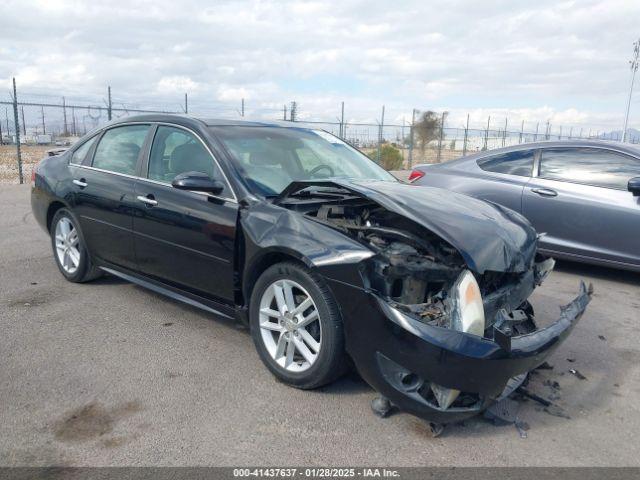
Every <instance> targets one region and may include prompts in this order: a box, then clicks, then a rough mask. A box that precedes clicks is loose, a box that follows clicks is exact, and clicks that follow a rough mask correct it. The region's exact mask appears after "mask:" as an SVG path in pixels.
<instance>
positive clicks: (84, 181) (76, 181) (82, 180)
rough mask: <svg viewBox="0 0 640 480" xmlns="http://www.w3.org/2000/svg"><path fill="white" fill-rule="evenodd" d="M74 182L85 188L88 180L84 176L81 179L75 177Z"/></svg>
mask: <svg viewBox="0 0 640 480" xmlns="http://www.w3.org/2000/svg"><path fill="white" fill-rule="evenodd" d="M73 183H75V184H76V185H78V186H79V187H80V188H84V187H86V186H87V182H86V180H85V179H84V178H81V179H80V180H76V179H75V178H74V179H73Z"/></svg>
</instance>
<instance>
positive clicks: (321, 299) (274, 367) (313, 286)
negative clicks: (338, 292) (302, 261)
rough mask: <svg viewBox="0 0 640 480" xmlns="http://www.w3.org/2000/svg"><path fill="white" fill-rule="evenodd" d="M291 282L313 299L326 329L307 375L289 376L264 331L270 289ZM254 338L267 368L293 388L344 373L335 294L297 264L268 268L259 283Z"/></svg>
mask: <svg viewBox="0 0 640 480" xmlns="http://www.w3.org/2000/svg"><path fill="white" fill-rule="evenodd" d="M283 279H288V280H292V281H294V282H296V283H298V284H300V285H301V286H302V287H304V289H305V290H306V291H307V292H308V293H309V294H310V295H311V297H312V298H313V301H314V302H315V304H316V308H317V309H318V315H319V318H320V326H321V329H322V344H321V347H320V353H319V354H318V358H317V359H316V361H315V362H314V363H313V365H312V366H311V367H310V368H308V369H307V370H305V371H304V372H289V371H287V370H285V369H284V368H282V367H281V366H280V365H278V364H277V363H276V361H275V360H274V359H273V358H271V355H270V354H269V352H268V351H267V348H266V346H265V345H264V341H263V340H262V333H261V331H260V330H261V329H260V318H259V316H260V315H259V310H260V299H261V298H262V295H263V294H264V292H265V290H266V289H267V287H269V286H270V285H271V284H272V283H273V282H275V281H277V280H283ZM249 317H250V318H249V321H250V327H251V336H252V337H253V341H254V343H255V346H256V349H257V351H258V355H259V356H260V359H261V360H262V362H263V363H264V364H265V365H266V366H267V368H268V369H269V370H270V371H271V372H272V373H273V374H274V375H275V376H276V377H277V378H278V379H279V380H281V381H283V382H284V383H287V384H289V385H292V386H295V387H298V388H303V389H310V388H316V387H319V386H321V385H324V384H326V383H329V382H330V381H331V380H333V379H334V378H335V377H336V376H338V375H339V374H340V373H342V364H343V356H344V339H343V331H342V322H341V319H340V314H339V310H338V308H337V305H336V303H335V301H334V300H333V298H332V296H331V292H330V291H329V289H328V288H327V286H326V285H325V284H324V282H322V279H321V278H320V277H319V276H317V275H314V274H312V273H311V272H310V271H309V270H307V269H306V268H305V267H302V266H299V265H297V264H295V263H289V262H286V263H279V264H276V265H273V266H272V267H270V268H268V269H267V270H266V271H265V272H264V273H263V274H262V275H261V276H260V278H259V279H258V281H257V282H256V284H255V286H254V288H253V291H252V294H251V301H250V306H249Z"/></svg>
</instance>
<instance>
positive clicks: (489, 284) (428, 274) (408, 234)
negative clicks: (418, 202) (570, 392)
mask: <svg viewBox="0 0 640 480" xmlns="http://www.w3.org/2000/svg"><path fill="white" fill-rule="evenodd" d="M280 205H281V206H286V207H287V208H291V209H294V210H296V211H298V212H300V213H303V214H304V215H306V216H308V217H310V218H312V219H314V220H315V221H318V222H320V223H323V224H326V225H328V226H331V227H332V228H336V229H339V230H341V231H343V232H344V233H346V234H348V235H349V236H351V237H352V238H355V239H357V240H358V241H359V242H361V243H363V244H365V245H366V246H367V247H368V248H369V249H371V250H372V251H374V252H375V253H376V255H375V256H374V257H373V258H372V259H371V261H370V262H368V263H367V267H366V268H367V270H368V271H366V272H363V274H364V277H365V279H367V280H368V282H369V287H370V288H371V289H372V290H374V291H375V292H377V293H378V294H379V295H380V296H381V297H382V298H384V299H385V300H386V301H388V302H389V303H390V305H391V306H393V307H395V308H397V309H399V310H401V311H403V312H404V313H407V314H409V315H411V316H412V317H413V318H415V319H417V320H420V321H422V322H425V323H428V324H430V325H435V326H440V327H445V328H453V329H456V330H460V331H465V332H468V333H474V334H476V335H480V336H485V337H487V338H491V339H493V338H494V330H495V329H494V327H497V328H498V329H499V330H500V331H501V333H503V334H506V335H512V334H518V335H521V334H525V333H529V332H531V331H534V330H535V329H536V325H535V320H534V315H533V309H532V307H531V305H530V304H529V303H528V302H527V298H528V297H529V295H530V294H531V292H532V291H533V289H534V288H535V285H536V284H538V285H539V284H540V283H541V282H542V280H543V279H544V277H546V275H547V274H548V273H549V272H550V270H551V269H552V268H553V264H554V262H553V260H551V259H544V258H541V257H539V258H536V262H535V263H534V264H533V265H531V268H530V270H529V271H525V272H491V271H486V272H484V273H483V274H477V273H474V272H471V271H470V270H468V267H467V265H466V264H465V261H464V259H463V258H462V256H461V255H460V253H459V252H458V251H457V250H456V249H455V248H454V247H453V246H451V245H450V244H448V243H447V242H446V241H444V240H443V239H441V238H440V237H438V236H437V235H435V234H433V233H432V232H430V231H429V230H427V229H425V228H424V227H422V226H420V225H418V224H417V223H415V222H413V221H411V220H409V219H407V218H406V217H403V216H402V215H398V214H396V213H394V212H390V211H388V210H387V209H385V208H384V207H381V206H380V205H378V204H376V203H375V202H373V201H371V200H369V199H366V198H362V197H360V196H358V195H354V194H352V193H350V192H348V191H346V190H339V189H338V190H337V189H335V188H324V189H320V190H318V189H317V188H316V189H314V191H313V193H311V192H310V191H308V190H301V191H300V192H298V193H296V195H294V196H292V197H289V198H288V199H287V200H285V202H283V203H281V204H280ZM461 288H464V291H463V292H462V293H461V294H460V295H458V294H456V290H460V289H461ZM476 290H477V291H476ZM472 295H476V299H478V300H479V301H480V302H482V303H483V310H484V312H483V316H484V319H483V321H482V323H483V325H482V328H481V329H480V328H479V327H478V325H477V324H476V325H475V326H474V327H473V331H470V330H468V326H467V328H463V326H462V325H461V324H460V319H457V317H458V311H459V309H460V308H463V307H464V306H465V305H461V301H462V302H468V301H469V300H471V296H472ZM460 296H462V297H463V298H458V297H460Z"/></svg>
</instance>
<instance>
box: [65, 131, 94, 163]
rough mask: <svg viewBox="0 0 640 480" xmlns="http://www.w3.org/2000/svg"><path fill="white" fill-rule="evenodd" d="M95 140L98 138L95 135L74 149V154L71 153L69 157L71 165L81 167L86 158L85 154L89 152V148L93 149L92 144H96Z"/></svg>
mask: <svg viewBox="0 0 640 480" xmlns="http://www.w3.org/2000/svg"><path fill="white" fill-rule="evenodd" d="M96 138H98V136H97V135H96V136H95V137H93V138H90V139H89V140H87V141H86V142H84V143H83V144H82V145H80V146H79V147H78V148H77V149H76V151H75V152H73V154H72V155H71V163H72V164H74V165H82V164H83V163H84V161H85V159H86V158H87V153H89V150H91V147H93V144H94V143H95V142H96Z"/></svg>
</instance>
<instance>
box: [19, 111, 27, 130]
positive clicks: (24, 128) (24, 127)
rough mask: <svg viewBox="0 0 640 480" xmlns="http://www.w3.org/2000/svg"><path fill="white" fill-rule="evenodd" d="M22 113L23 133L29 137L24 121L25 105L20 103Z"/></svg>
mask: <svg viewBox="0 0 640 480" xmlns="http://www.w3.org/2000/svg"><path fill="white" fill-rule="evenodd" d="M20 113H21V114H22V135H24V137H25V138H26V137H27V124H26V123H24V105H20Z"/></svg>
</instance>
